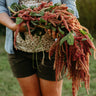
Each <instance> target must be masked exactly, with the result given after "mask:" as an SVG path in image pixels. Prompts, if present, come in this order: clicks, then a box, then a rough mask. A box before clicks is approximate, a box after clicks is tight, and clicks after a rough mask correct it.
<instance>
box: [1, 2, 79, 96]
mask: <svg viewBox="0 0 96 96" xmlns="http://www.w3.org/2000/svg"><path fill="white" fill-rule="evenodd" d="M27 1H28V2H29V1H34V2H35V1H36V0H20V1H19V0H0V23H1V24H2V25H4V26H6V40H5V50H6V52H7V53H8V57H9V62H10V65H11V68H12V71H13V74H14V76H15V77H16V78H17V80H18V82H19V84H20V87H21V89H22V92H23V95H24V96H61V94H62V84H63V76H62V78H60V80H58V81H56V80H55V70H53V65H52V64H53V63H54V62H53V61H54V56H53V57H52V60H51V61H50V60H49V59H48V52H46V50H48V48H49V46H51V44H52V43H50V41H52V42H54V40H53V39H52V38H50V37H48V40H47V41H46V38H43V40H42V42H41V43H40V44H41V45H42V43H44V42H45V41H46V42H45V43H48V44H49V45H48V44H47V48H46V47H45V46H46V44H45V45H44V46H43V50H42V48H41V47H40V46H39V47H38V48H37V49H36V47H34V48H33V47H32V49H31V50H32V52H31V53H30V48H29V49H26V46H27V45H25V46H24V45H23V46H22V44H21V43H22V41H20V37H19V35H18V37H17V41H16V43H17V47H18V49H21V48H22V47H24V48H23V49H24V50H26V52H23V51H20V50H15V48H14V46H13V38H14V35H13V32H14V31H16V28H17V27H18V25H16V23H15V22H14V21H13V20H12V19H10V11H9V10H8V6H11V4H12V3H14V2H16V3H20V4H27V3H28V2H27ZM39 1H40V0H39ZM42 1H44V0H42ZM45 1H48V0H45ZM50 1H52V2H53V4H55V3H58V2H59V3H60V2H61V3H65V4H66V5H67V6H68V7H69V8H71V9H72V10H73V11H74V15H75V16H76V17H77V18H78V17H79V16H78V11H77V9H76V0H50ZM35 3H37V2H35ZM24 26H25V25H22V26H21V27H20V30H19V31H20V32H25V31H26V29H25V27H24ZM45 35H46V34H45ZM46 36H47V35H46ZM36 38H37V37H34V42H33V43H32V45H33V46H34V44H35V46H36V45H37V44H38V42H37V41H38V38H37V39H36ZM19 42H20V43H19ZM20 44H21V45H20ZM23 49H22V50H23ZM33 49H34V50H33ZM42 51H44V53H45V58H44V64H41V62H42V58H41V57H42V56H43V52H42ZM32 56H33V57H34V58H32ZM37 61H38V62H37ZM33 63H34V64H33ZM36 63H38V64H36ZM37 65H38V66H39V67H38V66H37Z"/></svg>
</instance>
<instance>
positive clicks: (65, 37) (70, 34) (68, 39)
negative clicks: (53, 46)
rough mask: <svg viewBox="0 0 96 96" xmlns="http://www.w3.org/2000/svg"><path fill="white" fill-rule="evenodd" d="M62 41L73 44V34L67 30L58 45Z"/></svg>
mask: <svg viewBox="0 0 96 96" xmlns="http://www.w3.org/2000/svg"><path fill="white" fill-rule="evenodd" d="M64 41H67V43H68V45H73V44H74V36H73V35H72V33H71V32H69V33H68V34H67V35H66V36H64V37H63V38H62V39H61V40H60V46H61V45H62V44H63V43H64Z"/></svg>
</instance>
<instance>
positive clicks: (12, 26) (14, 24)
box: [10, 23, 17, 31]
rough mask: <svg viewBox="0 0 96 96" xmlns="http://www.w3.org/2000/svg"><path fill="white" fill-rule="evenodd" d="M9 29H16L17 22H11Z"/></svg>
mask: <svg viewBox="0 0 96 96" xmlns="http://www.w3.org/2000/svg"><path fill="white" fill-rule="evenodd" d="M10 29H11V30H12V31H16V29H17V24H16V23H13V24H12V25H11V26H10Z"/></svg>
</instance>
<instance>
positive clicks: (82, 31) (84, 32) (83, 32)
mask: <svg viewBox="0 0 96 96" xmlns="http://www.w3.org/2000/svg"><path fill="white" fill-rule="evenodd" d="M79 31H80V32H81V33H82V34H83V35H86V34H88V33H87V32H86V31H84V30H79Z"/></svg>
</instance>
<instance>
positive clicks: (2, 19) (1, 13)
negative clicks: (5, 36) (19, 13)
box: [0, 0, 25, 32]
mask: <svg viewBox="0 0 96 96" xmlns="http://www.w3.org/2000/svg"><path fill="white" fill-rule="evenodd" d="M0 23H1V24H2V25H4V26H6V27H8V28H9V29H11V30H12V31H15V30H16V28H17V26H18V25H16V23H15V22H13V21H12V20H11V19H10V17H9V15H8V9H7V8H6V3H5V0H0ZM24 31H25V27H24V24H23V25H22V26H21V27H20V32H24Z"/></svg>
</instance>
